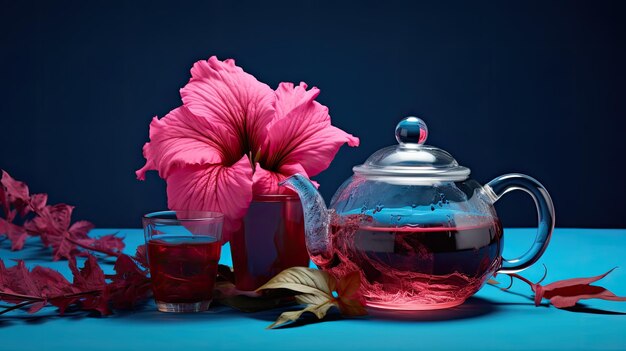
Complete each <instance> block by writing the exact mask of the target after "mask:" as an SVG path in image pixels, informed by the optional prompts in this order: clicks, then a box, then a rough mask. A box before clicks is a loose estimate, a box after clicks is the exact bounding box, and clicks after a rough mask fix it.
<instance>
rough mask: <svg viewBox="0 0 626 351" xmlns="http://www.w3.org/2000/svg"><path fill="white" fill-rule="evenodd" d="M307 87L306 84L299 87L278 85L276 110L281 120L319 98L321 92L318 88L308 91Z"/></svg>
mask: <svg viewBox="0 0 626 351" xmlns="http://www.w3.org/2000/svg"><path fill="white" fill-rule="evenodd" d="M307 87H308V85H307V84H306V83H305V82H300V85H298V86H294V84H293V83H290V82H282V83H280V84H279V85H278V89H276V104H275V108H276V115H277V116H278V118H279V119H280V118H282V117H285V116H286V115H287V114H288V113H289V112H291V111H292V110H293V109H295V108H296V107H298V106H300V105H302V104H304V103H307V102H309V101H312V100H315V98H317V96H318V95H319V94H320V90H319V89H318V88H317V87H313V88H311V89H309V90H306V88H307Z"/></svg>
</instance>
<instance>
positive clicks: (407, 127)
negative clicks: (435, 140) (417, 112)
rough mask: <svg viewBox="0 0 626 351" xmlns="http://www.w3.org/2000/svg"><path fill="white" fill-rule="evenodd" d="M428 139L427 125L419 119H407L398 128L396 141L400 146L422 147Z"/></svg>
mask: <svg viewBox="0 0 626 351" xmlns="http://www.w3.org/2000/svg"><path fill="white" fill-rule="evenodd" d="M426 138H428V127H427V126H426V123H424V121H422V120H421V119H419V118H417V117H413V116H411V117H406V118H404V119H402V120H401V121H400V122H399V123H398V125H397V126H396V140H397V141H398V143H400V144H419V145H422V144H424V143H425V142H426Z"/></svg>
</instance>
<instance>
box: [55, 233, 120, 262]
mask: <svg viewBox="0 0 626 351" xmlns="http://www.w3.org/2000/svg"><path fill="white" fill-rule="evenodd" d="M66 240H67V241H69V242H71V243H72V244H74V245H76V246H78V247H82V248H83V249H85V250H89V251H94V252H99V253H102V254H105V255H107V256H111V257H119V256H120V254H121V253H119V252H114V251H111V250H107V249H99V248H95V247H93V246H89V245H85V244H82V243H80V242H78V241H76V240H74V239H72V238H70V237H67V238H66Z"/></svg>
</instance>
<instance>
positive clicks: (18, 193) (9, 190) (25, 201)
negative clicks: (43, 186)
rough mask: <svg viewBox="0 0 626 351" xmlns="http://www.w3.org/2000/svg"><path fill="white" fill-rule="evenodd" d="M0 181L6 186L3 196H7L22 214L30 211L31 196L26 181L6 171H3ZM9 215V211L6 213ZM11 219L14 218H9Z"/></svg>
mask: <svg viewBox="0 0 626 351" xmlns="http://www.w3.org/2000/svg"><path fill="white" fill-rule="evenodd" d="M0 183H1V184H2V187H3V188H4V194H3V196H4V197H6V200H5V201H6V202H8V203H9V204H11V205H13V207H15V208H16V209H17V211H18V212H19V213H20V215H21V216H25V215H26V214H27V213H28V212H29V211H30V208H29V203H30V196H29V194H28V186H27V185H26V183H24V182H20V181H18V180H15V179H13V177H11V176H10V175H9V173H7V172H6V171H4V170H3V171H2V179H0ZM5 216H8V213H5ZM7 219H8V220H9V221H11V220H12V218H10V219H9V218H8V217H7Z"/></svg>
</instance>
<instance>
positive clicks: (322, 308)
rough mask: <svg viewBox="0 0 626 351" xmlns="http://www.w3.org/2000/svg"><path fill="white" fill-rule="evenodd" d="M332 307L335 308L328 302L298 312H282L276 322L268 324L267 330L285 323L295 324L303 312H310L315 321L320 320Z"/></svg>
mask: <svg viewBox="0 0 626 351" xmlns="http://www.w3.org/2000/svg"><path fill="white" fill-rule="evenodd" d="M333 306H336V305H335V303H334V302H332V301H328V302H326V303H323V304H320V305H308V306H307V307H306V308H304V309H302V310H299V311H288V312H283V313H282V314H281V315H280V316H279V317H278V319H277V320H276V322H274V323H272V324H270V325H269V326H268V327H267V328H268V329H272V328H277V327H281V326H283V325H285V324H287V323H291V322H295V321H297V320H298V318H300V316H302V314H303V313H304V312H311V313H313V314H315V316H316V317H317V319H322V318H324V317H325V316H326V312H328V310H329V309H330V308H331V307H333Z"/></svg>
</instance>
